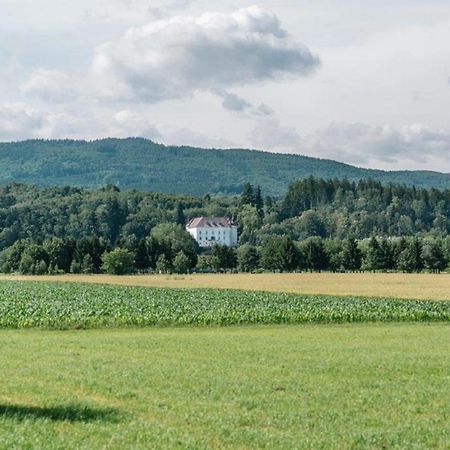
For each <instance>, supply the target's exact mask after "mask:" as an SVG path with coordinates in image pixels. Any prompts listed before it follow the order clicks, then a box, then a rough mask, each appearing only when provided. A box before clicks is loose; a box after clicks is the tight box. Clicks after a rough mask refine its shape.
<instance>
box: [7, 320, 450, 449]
mask: <svg viewBox="0 0 450 450" xmlns="http://www.w3.org/2000/svg"><path fill="white" fill-rule="evenodd" d="M0 345H1V348H2V352H1V354H0V364H1V368H2V369H1V370H2V384H1V391H0V448H33V449H34V448H38V449H63V448H64V449H65V448H93V449H97V448H110V449H124V448H137V449H139V448H142V449H144V448H177V447H178V448H314V449H317V448H380V449H382V448H408V449H414V448H417V449H418V448H424V449H425V448H442V449H444V448H448V436H449V435H450V410H449V405H450V390H449V389H448V387H449V382H450V379H449V373H450V359H449V358H448V355H449V352H450V327H449V326H448V324H347V325H302V326H276V327H274V326H265V327H264V326H258V327H228V328H178V329H169V328H156V329H137V330H87V331H86V330H84V331H83V330H72V331H42V330H3V331H0Z"/></svg>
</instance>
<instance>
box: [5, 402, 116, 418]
mask: <svg viewBox="0 0 450 450" xmlns="http://www.w3.org/2000/svg"><path fill="white" fill-rule="evenodd" d="M2 418H5V419H15V420H37V419H48V420H52V421H55V422H63V421H67V422H96V421H100V422H118V421H119V420H120V414H119V412H118V411H117V410H115V409H112V408H89V407H87V406H82V405H70V406H50V407H40V406H23V405H2V404H0V419H2Z"/></svg>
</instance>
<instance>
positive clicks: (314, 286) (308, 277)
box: [0, 273, 450, 300]
mask: <svg viewBox="0 0 450 450" xmlns="http://www.w3.org/2000/svg"><path fill="white" fill-rule="evenodd" d="M0 280H25V281H30V280H34V281H38V280H42V281H70V282H82V283H101V284H105V283H107V284H117V285H125V286H147V287H168V288H191V289H192V288H221V289H246V290H252V291H253V290H261V291H270V292H292V293H296V294H314V295H315V294H323V295H345V296H366V297H393V298H417V299H428V300H450V274H448V273H443V274H439V275H436V274H429V273H422V274H406V273H281V274H280V273H264V274H237V275H235V274H233V275H231V274H227V275H223V274H219V275H214V274H211V275H201V274H198V275H182V276H179V275H130V276H122V277H117V276H111V275H58V276H55V275H51V276H26V275H0Z"/></svg>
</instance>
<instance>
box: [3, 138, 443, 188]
mask: <svg viewBox="0 0 450 450" xmlns="http://www.w3.org/2000/svg"><path fill="white" fill-rule="evenodd" d="M310 175H314V176H316V177H321V178H326V179H329V178H341V179H342V178H347V179H348V180H350V181H358V180H360V179H368V178H371V179H374V180H378V181H381V182H384V183H389V182H395V183H402V184H407V185H415V186H420V187H428V188H429V187H436V188H442V189H448V188H450V174H442V173H437V172H429V171H399V172H385V171H381V170H368V169H360V168H357V167H353V166H350V165H347V164H343V163H339V162H336V161H330V160H321V159H316V158H310V157H306V156H300V155H286V154H273V153H268V152H261V151H254V150H241V149H229V150H215V149H208V150H205V149H199V148H192V147H175V146H164V145H161V144H157V143H155V142H152V141H149V140H146V139H140V138H139V139H138V138H135V139H132V138H129V139H103V140H97V141H92V142H88V141H73V140H61V141H45V140H30V141H23V142H16V143H0V184H5V183H11V182H23V183H29V184H34V185H38V186H66V185H69V186H74V187H87V188H99V187H103V186H105V185H107V184H114V185H116V186H119V187H120V189H121V190H127V189H139V190H144V191H152V192H166V193H168V192H170V193H184V194H189V195H196V196H203V195H205V194H207V193H209V194H223V195H230V194H233V195H234V194H238V193H240V191H241V189H242V185H243V184H244V183H245V182H247V181H248V182H250V183H252V184H261V187H262V189H263V190H264V192H265V193H266V194H269V195H276V196H280V195H283V194H284V192H285V191H286V189H287V187H288V185H289V184H290V183H291V182H293V181H295V180H298V179H302V178H306V177H308V176H310Z"/></svg>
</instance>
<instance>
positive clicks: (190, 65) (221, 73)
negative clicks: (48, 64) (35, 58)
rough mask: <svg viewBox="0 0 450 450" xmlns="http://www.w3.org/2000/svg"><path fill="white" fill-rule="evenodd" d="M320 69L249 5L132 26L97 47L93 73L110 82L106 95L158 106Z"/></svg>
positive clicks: (314, 59)
mask: <svg viewBox="0 0 450 450" xmlns="http://www.w3.org/2000/svg"><path fill="white" fill-rule="evenodd" d="M319 64H320V62H319V59H318V58H317V57H316V56H314V55H313V54H312V53H311V51H310V50H309V49H308V48H306V47H304V46H302V45H301V44H299V43H297V42H295V41H293V39H292V38H291V37H290V36H289V35H288V34H287V33H286V32H285V31H284V30H283V29H282V27H281V24H280V21H279V20H278V18H277V17H276V16H275V15H274V14H271V13H268V12H266V11H264V10H263V9H261V8H259V7H250V8H246V9H241V10H239V11H237V12H234V13H232V14H222V13H208V14H203V15H200V16H198V17H192V16H177V17H174V18H172V19H168V20H159V21H154V22H152V23H150V24H149V25H146V26H143V27H140V28H132V29H130V30H129V31H128V32H127V33H126V34H125V35H124V36H123V37H122V38H121V39H120V40H118V41H115V42H109V43H105V44H103V45H101V46H99V47H98V48H97V50H96V56H95V61H94V68H95V70H96V72H97V73H98V74H100V75H101V76H102V77H103V78H108V79H109V82H110V84H109V92H108V94H109V95H110V96H112V97H121V98H127V99H130V98H131V99H138V100H141V101H147V102H158V101H162V100H166V99H176V98H183V97H188V96H191V95H192V94H193V93H194V92H196V91H211V92H217V91H226V90H227V89H228V88H230V87H232V86H238V85H245V84H250V83H255V82H263V81H267V80H277V79H279V78H282V77H284V76H306V75H309V74H310V73H312V72H313V70H314V69H315V68H316V67H317V66H318V65H319Z"/></svg>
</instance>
